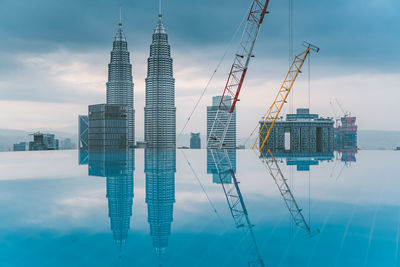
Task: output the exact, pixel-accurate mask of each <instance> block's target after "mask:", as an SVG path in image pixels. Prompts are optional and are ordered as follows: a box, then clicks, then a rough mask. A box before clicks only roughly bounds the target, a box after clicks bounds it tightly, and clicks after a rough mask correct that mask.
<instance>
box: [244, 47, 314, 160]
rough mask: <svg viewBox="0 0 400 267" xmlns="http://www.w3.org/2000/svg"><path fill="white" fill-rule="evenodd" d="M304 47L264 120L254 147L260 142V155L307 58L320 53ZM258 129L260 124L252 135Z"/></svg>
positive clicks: (312, 48)
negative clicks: (313, 53)
mask: <svg viewBox="0 0 400 267" xmlns="http://www.w3.org/2000/svg"><path fill="white" fill-rule="evenodd" d="M304 45H305V46H306V48H307V49H306V50H305V51H304V52H302V53H300V54H298V55H297V56H296V57H295V59H294V60H293V63H292V65H291V67H290V69H289V71H288V73H287V75H286V78H285V81H284V82H283V84H282V86H281V87H280V89H279V92H278V95H277V96H276V97H275V100H274V102H273V103H272V105H271V106H270V108H269V109H268V111H267V113H266V116H265V117H264V118H263V119H264V123H263V125H262V126H261V127H260V130H259V132H258V136H257V138H256V140H255V142H254V144H253V146H252V149H255V148H256V146H257V143H258V141H259V142H260V146H259V149H260V153H262V150H263V148H264V146H265V144H266V143H267V140H268V137H269V135H270V134H271V131H272V128H273V127H274V124H275V121H276V120H277V119H278V117H279V114H280V112H281V110H282V108H283V105H284V104H285V103H286V99H287V98H288V96H289V93H290V91H291V90H292V88H293V85H294V82H295V81H296V79H297V77H298V76H299V74H300V73H301V68H302V67H303V64H304V61H305V60H306V59H307V56H308V55H309V54H310V52H311V50H312V51H315V52H316V53H318V52H319V48H318V47H316V46H314V45H312V44H309V43H307V42H304ZM257 128H258V124H257V126H256V128H255V129H254V131H253V133H252V134H251V135H253V134H254V132H255V131H256V129H257Z"/></svg>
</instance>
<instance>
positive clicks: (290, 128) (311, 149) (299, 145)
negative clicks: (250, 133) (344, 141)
mask: <svg viewBox="0 0 400 267" xmlns="http://www.w3.org/2000/svg"><path fill="white" fill-rule="evenodd" d="M263 124H264V122H260V129H262V127H263ZM333 124H334V121H333V120H332V119H330V118H320V117H319V116H318V114H310V112H309V109H297V113H296V114H287V115H286V120H285V121H283V120H280V121H276V122H275V125H274V126H273V129H272V131H271V133H270V136H269V138H268V140H267V143H266V145H265V146H264V147H263V148H262V150H263V153H264V154H265V153H266V152H267V150H268V149H270V150H271V151H272V152H274V153H279V154H292V153H296V154H310V153H313V154H314V153H318V154H320V153H333V149H334V126H333ZM267 127H268V128H270V127H271V123H270V122H269V125H267ZM260 132H261V131H260ZM265 134H266V133H265V132H261V135H260V140H261V142H262V140H264V138H265Z"/></svg>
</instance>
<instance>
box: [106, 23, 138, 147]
mask: <svg viewBox="0 0 400 267" xmlns="http://www.w3.org/2000/svg"><path fill="white" fill-rule="evenodd" d="M129 57H130V56H129V51H128V43H127V41H126V38H125V34H124V32H123V31H122V23H121V21H120V22H119V28H118V31H117V34H116V35H115V38H114V42H113V50H112V51H111V61H110V64H108V82H107V104H124V105H126V106H127V116H128V138H127V139H128V146H134V144H135V111H134V109H133V81H132V80H133V79H132V65H131V63H130V58H129Z"/></svg>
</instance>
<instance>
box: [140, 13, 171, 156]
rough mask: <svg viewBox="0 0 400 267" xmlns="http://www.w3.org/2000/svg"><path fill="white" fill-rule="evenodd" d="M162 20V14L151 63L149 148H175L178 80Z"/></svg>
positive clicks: (147, 113)
mask: <svg viewBox="0 0 400 267" xmlns="http://www.w3.org/2000/svg"><path fill="white" fill-rule="evenodd" d="M161 17H162V16H161V14H160V15H159V20H158V23H157V26H156V29H155V30H154V33H153V41H152V44H151V46H150V57H149V58H148V62H147V63H148V68H147V78H146V106H145V108H144V116H145V118H144V123H145V125H144V136H145V142H146V143H147V147H148V148H175V147H176V108H175V79H174V77H173V69H172V58H171V47H170V45H169V44H168V35H167V33H166V31H165V28H164V25H163V23H162V20H161Z"/></svg>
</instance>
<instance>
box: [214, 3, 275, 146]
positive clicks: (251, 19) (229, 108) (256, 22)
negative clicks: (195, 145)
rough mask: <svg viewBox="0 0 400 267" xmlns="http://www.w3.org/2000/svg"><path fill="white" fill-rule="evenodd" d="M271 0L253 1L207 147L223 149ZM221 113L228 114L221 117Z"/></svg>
mask: <svg viewBox="0 0 400 267" xmlns="http://www.w3.org/2000/svg"><path fill="white" fill-rule="evenodd" d="M268 4H269V0H264V1H261V0H253V2H252V4H251V7H250V12H249V15H248V17H247V23H246V26H245V27H244V30H243V34H242V39H241V41H240V46H239V50H238V52H237V53H236V54H235V59H234V62H233V64H232V67H231V70H230V72H229V76H228V80H227V82H226V85H225V88H224V91H223V94H222V97H221V101H220V103H219V106H218V111H217V113H216V116H215V119H214V122H213V126H212V128H211V132H210V134H209V138H208V140H207V147H209V148H217V149H221V148H222V147H223V142H224V139H225V136H226V133H227V130H228V127H229V123H230V121H231V118H232V114H233V112H234V110H235V107H236V104H237V101H239V94H240V91H241V89H242V86H243V82H244V79H245V77H246V73H247V69H248V66H249V63H250V60H251V58H252V57H253V50H254V46H255V43H256V40H257V37H258V33H259V32H260V27H261V24H262V23H263V21H264V17H265V14H267V13H268V12H267V7H268ZM220 113H226V114H224V115H220Z"/></svg>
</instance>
